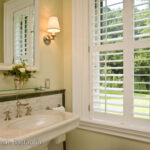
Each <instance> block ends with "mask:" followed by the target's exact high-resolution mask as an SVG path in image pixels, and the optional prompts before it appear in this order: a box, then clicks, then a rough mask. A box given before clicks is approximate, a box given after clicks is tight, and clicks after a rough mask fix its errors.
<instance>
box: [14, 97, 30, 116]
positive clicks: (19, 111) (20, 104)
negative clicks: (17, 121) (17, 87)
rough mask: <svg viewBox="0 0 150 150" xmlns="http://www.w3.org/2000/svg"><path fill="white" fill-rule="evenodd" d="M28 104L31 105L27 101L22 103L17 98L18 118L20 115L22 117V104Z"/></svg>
mask: <svg viewBox="0 0 150 150" xmlns="http://www.w3.org/2000/svg"><path fill="white" fill-rule="evenodd" d="M27 105H29V103H26V104H22V103H21V102H20V101H19V100H17V102H16V106H17V115H16V118H20V117H22V116H21V109H20V108H21V106H27Z"/></svg>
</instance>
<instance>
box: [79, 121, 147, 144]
mask: <svg viewBox="0 0 150 150" xmlns="http://www.w3.org/2000/svg"><path fill="white" fill-rule="evenodd" d="M79 128H80V129H85V130H90V131H94V132H99V133H105V134H109V135H115V136H119V137H123V138H128V139H132V140H138V141H142V142H147V143H150V132H146V131H139V130H135V129H131V128H125V127H123V126H121V125H120V127H119V125H108V124H104V123H101V122H96V121H89V120H81V121H80V126H79Z"/></svg>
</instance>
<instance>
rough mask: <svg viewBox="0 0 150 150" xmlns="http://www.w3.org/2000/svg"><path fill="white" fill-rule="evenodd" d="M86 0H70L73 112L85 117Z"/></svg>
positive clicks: (86, 106) (87, 62) (87, 63)
mask: <svg viewBox="0 0 150 150" xmlns="http://www.w3.org/2000/svg"><path fill="white" fill-rule="evenodd" d="M87 12H88V1H87V0H72V15H73V17H72V32H73V33H72V39H73V43H72V45H73V47H72V64H73V66H72V68H73V69H72V75H73V86H72V89H73V112H75V113H76V114H78V115H80V117H81V118H86V117H87V116H88V115H87V114H88V113H89V112H88V105H89V94H88V93H89V82H88V81H89V76H88V74H89V68H88V67H89V61H88V57H89V53H88V15H87Z"/></svg>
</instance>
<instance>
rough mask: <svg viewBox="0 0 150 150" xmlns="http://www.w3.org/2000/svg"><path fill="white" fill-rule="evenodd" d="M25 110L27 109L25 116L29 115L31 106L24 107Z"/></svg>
mask: <svg viewBox="0 0 150 150" xmlns="http://www.w3.org/2000/svg"><path fill="white" fill-rule="evenodd" d="M26 110H27V112H26V114H25V115H26V116H31V112H32V107H31V106H27V107H26Z"/></svg>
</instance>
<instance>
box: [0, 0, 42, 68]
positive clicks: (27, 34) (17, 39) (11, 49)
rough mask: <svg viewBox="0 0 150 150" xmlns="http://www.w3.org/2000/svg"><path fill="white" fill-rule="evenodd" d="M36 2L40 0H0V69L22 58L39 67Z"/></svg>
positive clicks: (20, 60)
mask: <svg viewBox="0 0 150 150" xmlns="http://www.w3.org/2000/svg"><path fill="white" fill-rule="evenodd" d="M38 6H39V0H1V1H0V33H2V34H0V63H1V65H0V70H7V68H8V67H9V66H11V65H12V64H21V63H22V62H25V63H26V64H27V65H29V66H31V67H32V68H33V69H34V70H38V68H39V7H38ZM1 66H3V67H1ZM4 66H5V67H4Z"/></svg>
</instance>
